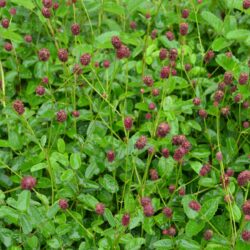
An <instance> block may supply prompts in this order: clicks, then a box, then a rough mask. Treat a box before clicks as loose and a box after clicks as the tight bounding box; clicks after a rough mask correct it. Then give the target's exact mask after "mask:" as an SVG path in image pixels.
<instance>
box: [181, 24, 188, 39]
mask: <svg viewBox="0 0 250 250" xmlns="http://www.w3.org/2000/svg"><path fill="white" fill-rule="evenodd" d="M187 33H188V24H187V23H181V24H180V34H181V35H182V36H185V35H186V34H187Z"/></svg>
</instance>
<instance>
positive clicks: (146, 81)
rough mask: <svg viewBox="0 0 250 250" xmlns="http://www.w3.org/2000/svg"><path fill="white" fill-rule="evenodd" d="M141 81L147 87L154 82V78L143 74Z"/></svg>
mask: <svg viewBox="0 0 250 250" xmlns="http://www.w3.org/2000/svg"><path fill="white" fill-rule="evenodd" d="M143 82H144V84H146V85H147V86H149V87H151V86H152V85H153V84H154V80H153V78H152V77H151V76H144V77H143Z"/></svg>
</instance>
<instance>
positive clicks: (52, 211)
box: [47, 201, 60, 218]
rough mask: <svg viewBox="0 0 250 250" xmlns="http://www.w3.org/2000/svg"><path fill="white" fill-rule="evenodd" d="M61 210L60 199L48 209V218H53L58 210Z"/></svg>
mask: <svg viewBox="0 0 250 250" xmlns="http://www.w3.org/2000/svg"><path fill="white" fill-rule="evenodd" d="M59 210H60V207H59V204H58V201H56V202H55V203H54V204H53V205H52V206H51V207H50V208H49V209H48V211H47V217H48V218H53V217H54V216H55V215H56V214H57V212H58V211H59Z"/></svg>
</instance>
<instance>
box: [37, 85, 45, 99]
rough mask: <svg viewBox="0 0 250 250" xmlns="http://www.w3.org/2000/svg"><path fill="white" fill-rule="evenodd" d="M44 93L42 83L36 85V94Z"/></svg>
mask: <svg viewBox="0 0 250 250" xmlns="http://www.w3.org/2000/svg"><path fill="white" fill-rule="evenodd" d="M44 93H45V88H44V87H43V86H42V85H38V86H37V87H36V94H37V95H40V96H42V95H44Z"/></svg>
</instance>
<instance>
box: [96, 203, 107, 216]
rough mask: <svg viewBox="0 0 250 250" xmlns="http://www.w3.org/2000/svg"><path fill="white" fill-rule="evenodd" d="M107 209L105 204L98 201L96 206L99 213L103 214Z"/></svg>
mask: <svg viewBox="0 0 250 250" xmlns="http://www.w3.org/2000/svg"><path fill="white" fill-rule="evenodd" d="M104 210H105V205H104V204H103V203H97V204H96V206H95V212H96V213H97V214H98V215H103V214H104Z"/></svg>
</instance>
